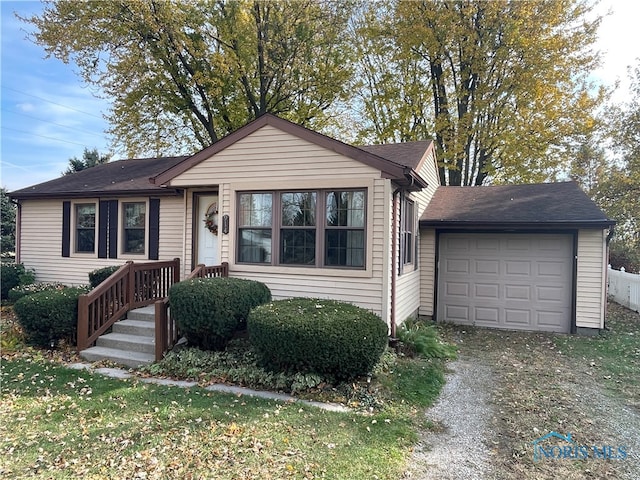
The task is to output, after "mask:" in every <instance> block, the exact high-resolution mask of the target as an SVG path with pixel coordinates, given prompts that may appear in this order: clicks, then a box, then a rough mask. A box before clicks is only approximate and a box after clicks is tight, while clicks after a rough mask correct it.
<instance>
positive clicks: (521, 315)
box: [504, 308, 531, 328]
mask: <svg viewBox="0 0 640 480" xmlns="http://www.w3.org/2000/svg"><path fill="white" fill-rule="evenodd" d="M504 324H505V326H506V327H507V328H523V327H531V310H529V309H524V308H523V309H519V308H505V309H504Z"/></svg>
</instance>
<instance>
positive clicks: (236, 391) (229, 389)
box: [68, 362, 351, 412]
mask: <svg viewBox="0 0 640 480" xmlns="http://www.w3.org/2000/svg"><path fill="white" fill-rule="evenodd" d="M68 366H69V368H73V369H75V370H89V371H91V372H95V373H98V374H100V375H104V376H105V377H110V378H118V379H121V380H126V379H130V378H137V379H138V380H140V381H141V382H144V383H152V384H155V385H164V386H170V387H180V388H192V387H196V386H197V385H198V382H189V381H185V380H173V379H170V378H155V377H138V376H137V375H134V374H132V373H131V372H129V371H127V370H123V369H121V368H104V367H102V368H93V366H92V365H91V364H90V363H81V362H78V363H72V364H69V365H68ZM204 389H205V390H209V391H211V392H219V393H227V394H231V395H246V396H249V397H258V398H264V399H267V400H276V401H279V402H291V403H294V402H295V403H300V404H303V405H307V406H310V407H315V408H320V409H322V410H327V411H329V412H350V411H351V410H350V409H349V408H347V407H345V406H344V405H339V404H337V403H323V402H313V401H310V400H302V399H300V398H296V397H294V396H292V395H286V394H284V393H276V392H268V391H266V390H253V389H251V388H244V387H236V386H233V385H224V384H221V383H214V384H213V385H208V386H206V387H204Z"/></svg>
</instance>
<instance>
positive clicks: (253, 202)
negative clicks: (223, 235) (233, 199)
mask: <svg viewBox="0 0 640 480" xmlns="http://www.w3.org/2000/svg"><path fill="white" fill-rule="evenodd" d="M272 225H273V196H272V194H271V193H243V194H241V195H240V209H239V219H238V230H239V235H238V238H239V239H240V241H239V244H238V248H239V251H238V260H239V261H240V262H246V263H271V236H272V230H271V229H272Z"/></svg>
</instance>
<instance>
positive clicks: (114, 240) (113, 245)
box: [108, 200, 118, 258]
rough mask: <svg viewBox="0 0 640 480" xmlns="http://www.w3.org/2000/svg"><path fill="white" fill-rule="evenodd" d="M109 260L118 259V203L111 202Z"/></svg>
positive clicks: (115, 201)
mask: <svg viewBox="0 0 640 480" xmlns="http://www.w3.org/2000/svg"><path fill="white" fill-rule="evenodd" d="M108 203H109V258H118V201H117V200H110V201H109V202H108Z"/></svg>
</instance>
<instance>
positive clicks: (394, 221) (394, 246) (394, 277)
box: [389, 188, 401, 343]
mask: <svg viewBox="0 0 640 480" xmlns="http://www.w3.org/2000/svg"><path fill="white" fill-rule="evenodd" d="M400 191H401V189H399V188H398V189H396V190H395V191H394V192H393V195H392V196H391V198H392V199H393V201H392V209H391V230H392V232H391V312H390V313H391V315H390V317H391V318H390V319H389V324H390V331H391V334H390V337H391V341H392V342H394V343H395V340H396V284H397V282H398V263H397V259H396V258H397V257H396V253H397V250H398V205H397V202H398V200H397V199H398V196H399V195H398V194H399V193H400Z"/></svg>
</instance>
